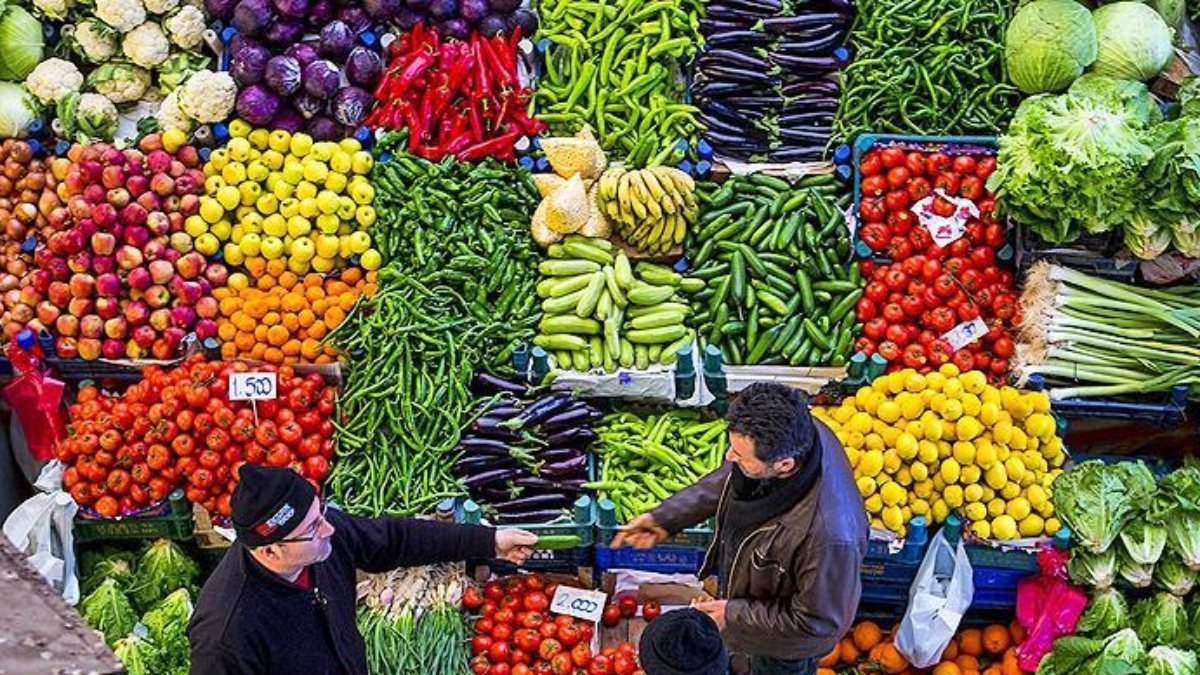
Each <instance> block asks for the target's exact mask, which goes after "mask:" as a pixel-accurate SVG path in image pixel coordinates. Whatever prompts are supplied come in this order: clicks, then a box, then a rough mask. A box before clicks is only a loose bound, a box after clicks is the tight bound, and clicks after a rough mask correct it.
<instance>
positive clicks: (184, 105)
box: [178, 70, 237, 124]
mask: <svg viewBox="0 0 1200 675" xmlns="http://www.w3.org/2000/svg"><path fill="white" fill-rule="evenodd" d="M178 93H179V109H180V110H182V111H183V113H184V114H185V115H187V116H188V117H190V118H192V119H194V120H196V121H197V122H200V123H201V124H212V123H214V122H221V121H223V120H225V119H227V118H228V117H229V115H230V113H232V112H233V105H234V101H235V99H236V98H237V85H236V84H234V82H233V77H231V76H230V75H229V73H224V72H222V73H214V72H213V71H211V70H202V71H200V72H198V73H196V74H195V75H192V76H191V77H190V78H188V81H187V82H185V83H184V84H183V86H182V87H180V88H179V89H178Z"/></svg>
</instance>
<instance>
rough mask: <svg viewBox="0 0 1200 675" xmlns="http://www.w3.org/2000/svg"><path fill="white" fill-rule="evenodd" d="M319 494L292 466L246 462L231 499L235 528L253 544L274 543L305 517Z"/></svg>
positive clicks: (241, 536) (245, 540) (240, 538)
mask: <svg viewBox="0 0 1200 675" xmlns="http://www.w3.org/2000/svg"><path fill="white" fill-rule="evenodd" d="M316 498H317V490H316V488H314V487H313V486H312V484H311V483H309V482H308V481H306V480H304V479H303V478H302V477H301V476H300V474H298V473H296V472H295V471H292V470H291V469H285V468H281V467H272V466H255V465H254V464H243V465H242V469H241V471H239V472H238V484H237V487H236V488H234V490H233V496H232V497H231V498H230V500H229V505H230V508H231V509H232V511H233V518H232V520H233V529H234V531H236V532H237V536H238V540H239V541H241V542H242V543H244V544H245V545H246V546H250V547H251V548H253V547H255V546H266V545H267V544H273V543H275V542H277V541H279V540H280V539H283V538H284V537H286V536H287V535H288V533H290V532H291V531H292V530H294V529H296V526H298V525H299V524H300V523H301V522H303V521H304V517H305V516H306V515H308V509H309V508H311V507H312V503H313V500H314V499H316Z"/></svg>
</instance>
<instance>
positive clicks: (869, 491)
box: [855, 476, 878, 499]
mask: <svg viewBox="0 0 1200 675" xmlns="http://www.w3.org/2000/svg"><path fill="white" fill-rule="evenodd" d="M855 484H856V485H857V486H858V494H860V495H862V498H863V499H866V498H867V497H870V496H871V495H873V494H875V490H876V488H877V487H878V486H876V485H875V479H874V478H870V477H868V476H859V477H858V480H856V481H855Z"/></svg>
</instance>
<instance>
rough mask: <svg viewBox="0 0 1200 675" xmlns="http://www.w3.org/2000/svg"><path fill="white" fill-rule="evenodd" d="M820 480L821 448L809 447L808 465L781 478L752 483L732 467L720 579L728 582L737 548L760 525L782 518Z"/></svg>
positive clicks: (722, 537)
mask: <svg viewBox="0 0 1200 675" xmlns="http://www.w3.org/2000/svg"><path fill="white" fill-rule="evenodd" d="M820 477H821V445H820V443H819V442H814V443H813V448H812V450H811V451H810V453H809V457H808V461H807V462H805V463H804V464H802V465H801V466H800V468H799V470H797V471H796V472H795V473H793V474H792V475H790V476H786V477H784V478H767V479H762V480H760V479H756V478H751V477H749V476H747V475H746V474H744V473H742V470H741V469H740V468H738V466H737V465H734V467H733V470H732V472H731V473H730V477H729V498H728V499H727V500H726V503H725V512H724V516H723V518H722V519H721V540H720V541H719V542H718V546H720V548H721V558H720V560H721V567H720V572H721V574H720V578H721V581H722V586H723V585H724V581H725V580H726V579H728V578H729V572H730V568H731V567H732V566H733V557H734V556H735V555H736V552H737V549H738V546H740V545H741V543H742V542H743V541H744V540H745V538H746V537H748V536H750V533H751V532H753V531H754V530H756V529H758V528H759V527H762V525H763V523H766V522H767V521H769V520H771V519H774V518H778V517H779V516H781V515H783V514H784V513H786V512H787V511H789V510H790V509H792V507H794V506H795V505H796V504H798V503H800V500H802V499H804V498H805V497H807V496H808V493H809V492H811V491H812V488H813V486H814V485H816V483H817V479H818V478H820Z"/></svg>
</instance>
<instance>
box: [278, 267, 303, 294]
mask: <svg viewBox="0 0 1200 675" xmlns="http://www.w3.org/2000/svg"><path fill="white" fill-rule="evenodd" d="M299 280H300V279H299V278H298V277H297V276H296V273H295V272H292V271H291V270H288V271H286V272H283V273H282V274H280V275H279V285H280V286H282V287H283V288H286V289H291V288H292V287H293V286H295V285H296V282H297V281H299Z"/></svg>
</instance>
